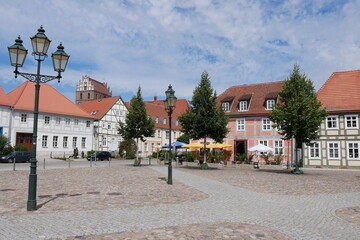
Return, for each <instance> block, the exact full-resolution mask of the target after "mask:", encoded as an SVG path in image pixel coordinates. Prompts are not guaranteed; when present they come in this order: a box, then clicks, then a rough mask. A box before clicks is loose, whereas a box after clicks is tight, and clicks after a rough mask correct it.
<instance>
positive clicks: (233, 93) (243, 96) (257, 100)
mask: <svg viewBox="0 0 360 240" xmlns="http://www.w3.org/2000/svg"><path fill="white" fill-rule="evenodd" d="M283 83H284V81H278V82H268V83H258V84H249V85H239V86H232V87H229V88H228V89H226V90H225V92H223V93H222V94H220V95H219V96H218V99H217V101H218V104H221V103H222V102H224V101H225V102H226V101H229V100H231V101H232V102H231V106H230V107H231V108H230V112H226V115H235V114H236V115H253V114H264V113H265V114H267V113H269V111H270V110H266V109H265V108H266V105H265V104H266V100H267V99H270V98H273V99H275V98H276V97H277V95H278V93H279V92H280V91H281V89H282V85H283ZM240 100H242V101H248V100H249V101H250V102H249V110H248V111H241V112H239V111H238V110H239V101H240Z"/></svg>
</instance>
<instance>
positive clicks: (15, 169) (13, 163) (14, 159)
mask: <svg viewBox="0 0 360 240" xmlns="http://www.w3.org/2000/svg"><path fill="white" fill-rule="evenodd" d="M15 163H16V158H14V161H13V171H15V170H16V169H15Z"/></svg>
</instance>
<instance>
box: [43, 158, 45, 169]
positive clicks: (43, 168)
mask: <svg viewBox="0 0 360 240" xmlns="http://www.w3.org/2000/svg"><path fill="white" fill-rule="evenodd" d="M43 169H45V158H44V164H43Z"/></svg>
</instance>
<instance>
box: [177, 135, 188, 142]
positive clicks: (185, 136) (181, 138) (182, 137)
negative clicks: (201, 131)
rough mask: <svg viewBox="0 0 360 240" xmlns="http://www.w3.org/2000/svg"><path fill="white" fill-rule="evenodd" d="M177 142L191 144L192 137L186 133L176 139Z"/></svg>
mask: <svg viewBox="0 0 360 240" xmlns="http://www.w3.org/2000/svg"><path fill="white" fill-rule="evenodd" d="M176 141H179V142H183V143H190V136H189V135H188V134H186V133H184V134H182V135H181V136H180V137H178V138H177V139H176Z"/></svg>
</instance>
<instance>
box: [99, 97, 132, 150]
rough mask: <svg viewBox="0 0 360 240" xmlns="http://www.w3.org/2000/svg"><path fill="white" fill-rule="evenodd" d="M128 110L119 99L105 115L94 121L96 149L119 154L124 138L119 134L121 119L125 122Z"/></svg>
mask: <svg viewBox="0 0 360 240" xmlns="http://www.w3.org/2000/svg"><path fill="white" fill-rule="evenodd" d="M127 112H128V110H127V108H126V107H125V105H124V103H123V101H121V99H119V100H118V101H117V102H116V103H115V104H114V105H113V106H112V108H111V109H110V110H109V111H108V112H107V113H106V114H105V115H104V117H103V118H102V119H100V120H98V121H95V122H94V125H95V141H94V146H93V149H94V150H102V151H109V152H112V153H113V154H114V155H116V154H118V150H119V144H120V142H121V141H122V140H123V138H122V137H121V136H120V135H119V134H118V127H119V121H121V122H125V116H126V114H127Z"/></svg>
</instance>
